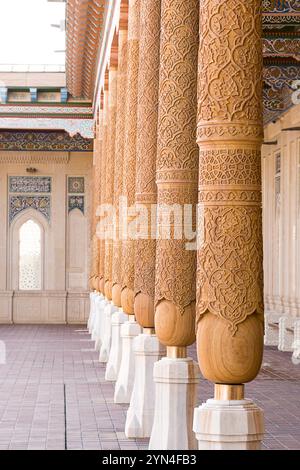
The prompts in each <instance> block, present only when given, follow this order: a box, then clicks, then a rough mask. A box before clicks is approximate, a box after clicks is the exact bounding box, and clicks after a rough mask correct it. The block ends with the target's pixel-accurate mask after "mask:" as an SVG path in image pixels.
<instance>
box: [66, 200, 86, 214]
mask: <svg viewBox="0 0 300 470" xmlns="http://www.w3.org/2000/svg"><path fill="white" fill-rule="evenodd" d="M73 209H79V210H80V211H81V212H82V213H83V214H84V196H69V212H71V211H72V210H73Z"/></svg>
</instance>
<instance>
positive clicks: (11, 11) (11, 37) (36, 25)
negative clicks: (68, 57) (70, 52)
mask: <svg viewBox="0 0 300 470" xmlns="http://www.w3.org/2000/svg"><path fill="white" fill-rule="evenodd" d="M65 6H66V4H65V3H64V2H63V3H56V2H47V0H0V11H1V14H0V64H9V65H15V64H26V65H33V64H37V65H38V64H39V65H41V64H45V65H50V64H59V65H64V63H65V54H64V53H55V52H54V51H55V50H64V49H65V33H64V32H61V31H60V30H59V29H58V28H53V27H51V24H52V23H54V24H58V23H60V21H61V20H63V19H64V18H65Z"/></svg>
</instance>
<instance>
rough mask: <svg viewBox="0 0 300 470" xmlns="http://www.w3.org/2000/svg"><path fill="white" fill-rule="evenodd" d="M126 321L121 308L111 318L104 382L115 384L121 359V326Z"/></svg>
mask: <svg viewBox="0 0 300 470" xmlns="http://www.w3.org/2000/svg"><path fill="white" fill-rule="evenodd" d="M126 321H128V315H126V314H125V313H124V312H123V310H122V309H121V308H119V309H118V311H117V312H116V313H114V314H113V315H112V317H111V348H110V352H109V358H108V362H107V366H106V371H105V380H107V381H111V382H115V381H116V380H117V378H118V373H119V369H120V364H121V359H122V340H121V326H122V325H123V323H125V322H126Z"/></svg>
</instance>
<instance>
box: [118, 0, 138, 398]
mask: <svg viewBox="0 0 300 470" xmlns="http://www.w3.org/2000/svg"><path fill="white" fill-rule="evenodd" d="M139 23H140V0H129V10H128V43H127V48H128V66H127V93H126V118H125V148H124V169H123V175H124V178H123V194H124V196H125V197H126V199H127V204H128V207H132V206H133V205H134V203H135V172H136V139H137V92H138V70H139V39H140V35H139V28H140V25H139ZM131 221H132V214H131V215H130V216H128V217H127V221H125V223H126V222H127V223H130V222H131ZM121 303H122V309H123V311H124V312H125V313H126V314H128V315H130V320H129V322H126V323H124V325H122V328H121V336H122V338H123V339H122V341H123V346H122V347H123V352H122V361H121V366H120V370H119V374H118V379H117V382H116V388H115V397H114V399H115V402H116V403H129V401H130V396H131V392H132V387H133V379H134V356H133V351H132V341H133V338H134V337H135V336H137V335H138V334H139V333H140V327H139V325H138V324H137V323H136V322H135V318H134V308H133V303H134V240H133V239H130V238H128V239H126V240H123V243H122V292H121Z"/></svg>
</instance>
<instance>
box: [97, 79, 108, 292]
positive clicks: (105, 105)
mask: <svg viewBox="0 0 300 470" xmlns="http://www.w3.org/2000/svg"><path fill="white" fill-rule="evenodd" d="M107 127H108V87H107V86H105V89H104V93H103V133H102V135H103V137H102V151H101V178H100V183H101V191H100V202H101V204H103V203H104V202H105V197H106V189H105V188H106V155H107V142H108V140H107V137H108V130H107ZM104 262H105V240H104V238H101V239H100V254H99V290H100V292H101V293H102V294H103V295H104V294H105V280H104Z"/></svg>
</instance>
